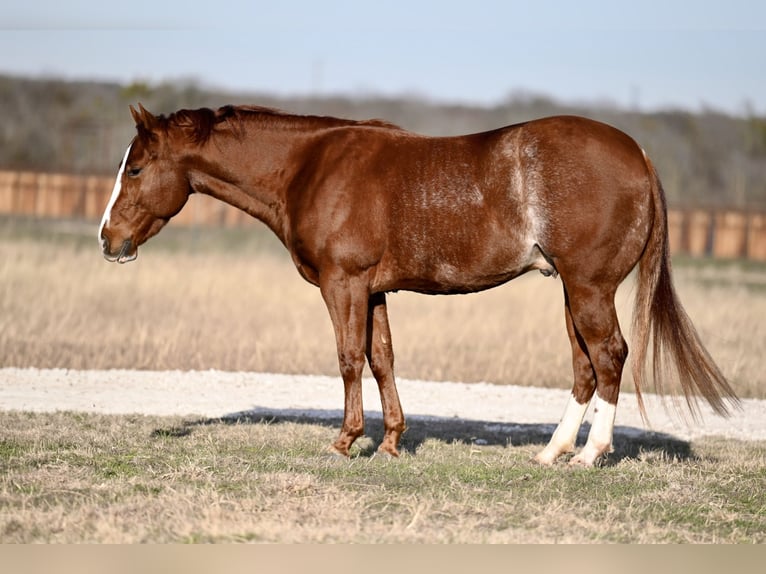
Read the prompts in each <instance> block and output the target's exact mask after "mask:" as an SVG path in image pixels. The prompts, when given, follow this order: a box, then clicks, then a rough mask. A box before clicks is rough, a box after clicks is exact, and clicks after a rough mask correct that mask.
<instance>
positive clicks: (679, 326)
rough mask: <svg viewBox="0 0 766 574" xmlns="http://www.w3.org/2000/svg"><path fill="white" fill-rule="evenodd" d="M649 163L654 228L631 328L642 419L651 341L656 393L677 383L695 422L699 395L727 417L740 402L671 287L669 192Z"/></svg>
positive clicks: (642, 262) (640, 275) (640, 270)
mask: <svg viewBox="0 0 766 574" xmlns="http://www.w3.org/2000/svg"><path fill="white" fill-rule="evenodd" d="M646 163H647V167H648V168H649V172H650V174H651V175H650V177H651V178H652V195H653V199H654V223H653V225H652V230H651V235H650V237H649V241H648V243H647V245H646V249H645V250H644V253H643V255H642V256H641V260H640V261H639V266H638V289H637V294H636V302H635V309H634V312H633V326H632V328H633V331H632V339H633V344H632V347H633V352H634V354H633V380H634V382H635V385H636V397H637V399H638V406H639V409H640V411H641V417H642V418H643V419H644V420H645V421H646V420H647V418H646V410H645V408H644V401H643V399H642V397H641V388H642V386H644V383H645V379H646V370H647V369H646V361H647V358H648V357H647V351H648V349H649V342H650V339H651V343H652V363H653V378H654V386H655V389H656V391H657V392H658V393H659V394H665V393H666V392H667V391H668V390H669V385H668V382H669V381H674V380H676V378H677V381H678V383H679V386H680V389H681V392H682V394H683V396H684V398H685V399H686V403H687V405H688V407H689V410H690V411H691V414H692V417H693V418H694V419H698V418H699V415H700V411H699V405H698V403H697V401H698V398H699V397H700V396H701V397H703V398H704V399H705V400H706V401H707V402H708V403H709V404H710V406H711V407H712V408H713V410H714V411H715V412H716V413H717V414H719V415H723V416H727V415H728V414H729V408H728V405H727V403H726V401H729V402H730V403H731V404H732V405H734V406H736V407H739V399H738V398H737V396H736V395H735V393H734V391H733V390H732V388H731V386H730V385H729V383H728V382H727V381H726V378H725V377H724V376H723V374H722V373H721V371H720V369H719V368H718V367H717V366H716V364H715V363H714V362H713V359H712V358H711V357H710V354H709V353H708V352H707V350H706V349H705V347H704V346H703V345H702V342H701V341H700V338H699V335H698V334H697V331H696V329H695V328H694V325H692V322H691V319H689V316H688V315H687V314H686V311H684V308H683V307H682V306H681V302H680V301H679V300H678V296H677V295H676V292H675V289H674V288H673V281H672V278H671V265H670V253H669V248H668V221H667V206H666V201H665V192H664V191H663V189H662V184H661V183H660V180H659V177H658V176H657V172H656V171H655V169H654V166H653V165H652V163H651V162H650V161H649V159H648V158H647V159H646Z"/></svg>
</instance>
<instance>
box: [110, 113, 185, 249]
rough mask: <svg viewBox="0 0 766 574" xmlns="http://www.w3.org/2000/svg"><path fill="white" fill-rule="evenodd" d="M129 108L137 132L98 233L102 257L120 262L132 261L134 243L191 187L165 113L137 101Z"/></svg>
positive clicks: (157, 227)
mask: <svg viewBox="0 0 766 574" xmlns="http://www.w3.org/2000/svg"><path fill="white" fill-rule="evenodd" d="M130 113H131V114H132V115H133V119H134V120H135V121H136V129H137V131H138V134H137V135H136V137H135V138H134V139H133V142H132V143H131V144H130V146H128V150H127V151H126V152H125V157H123V158H122V163H121V164H120V169H119V171H118V172H117V181H115V183H114V191H112V197H111V198H110V200H109V204H108V205H107V207H106V211H105V212H104V217H103V218H102V220H101V227H100V228H99V232H98V239H99V242H100V244H101V250H102V252H103V254H104V257H105V258H106V259H107V260H108V261H117V262H119V263H127V262H128V261H133V260H134V259H135V258H136V257H137V255H138V246H139V245H141V244H142V243H144V242H145V241H146V240H147V239H149V238H150V237H152V236H154V235H156V234H157V233H158V232H159V231H160V229H162V227H163V226H164V225H165V224H166V223H167V222H168V220H170V218H171V217H173V216H174V215H175V214H176V213H178V212H179V211H181V208H182V207H183V206H184V204H185V203H186V200H187V199H188V197H189V192H190V188H189V181H188V178H187V176H186V174H185V173H184V171H183V169H182V166H181V165H180V163H179V162H178V161H177V160H178V157H177V153H174V151H173V150H174V148H173V146H172V141H173V140H172V134H170V133H169V131H168V128H167V123H166V121H165V118H164V117H159V118H158V117H155V116H153V115H152V114H151V113H149V112H148V111H146V110H145V109H144V107H143V106H141V105H140V104H139V109H138V110H136V109H134V108H133V106H131V107H130Z"/></svg>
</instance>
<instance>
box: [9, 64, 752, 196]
mask: <svg viewBox="0 0 766 574" xmlns="http://www.w3.org/2000/svg"><path fill="white" fill-rule="evenodd" d="M138 102H141V103H142V104H143V105H144V106H145V107H147V108H148V109H149V110H151V111H152V112H154V113H170V112H173V111H175V110H177V109H180V108H198V107H213V108H215V107H218V106H222V105H225V104H257V105H264V106H272V107H277V108H281V109H284V110H287V111H291V112H295V113H301V114H315V115H331V116H340V117H349V118H356V119H368V118H381V119H385V120H388V121H391V122H393V123H396V124H398V125H400V126H402V127H404V128H406V129H409V130H412V131H416V132H420V133H424V134H429V135H456V134H461V133H470V132H477V131H483V130H489V129H493V128H496V127H500V126H503V125H507V124H512V123H517V122H521V121H526V120H529V119H533V118H537V117H542V116H546V115H553V114H577V115H584V116H588V117H591V118H593V119H597V120H601V121H605V122H607V123H610V124H612V125H614V126H616V127H618V128H620V129H622V130H624V131H626V132H627V133H629V134H630V135H631V136H633V137H634V138H635V139H636V140H637V141H638V142H639V143H640V144H641V145H642V146H643V147H644V149H646V151H647V153H648V154H649V155H650V157H651V158H652V161H653V162H654V164H655V165H656V167H657V169H658V171H659V172H660V176H661V178H662V180H663V183H664V186H665V190H666V192H667V195H668V200H669V202H670V203H671V204H672V205H674V206H678V207H684V206H708V207H718V206H721V207H729V208H731V207H736V208H742V209H764V208H766V117H762V116H757V115H755V114H747V115H745V116H742V117H740V116H737V117H734V116H730V115H726V114H723V113H720V112H716V111H714V110H707V111H703V112H699V113H692V112H688V111H683V110H666V111H658V112H651V113H649V112H640V111H633V110H625V109H619V108H616V107H614V106H610V105H607V104H599V103H593V104H566V103H562V102H558V101H556V100H554V99H552V98H549V97H546V96H540V95H535V94H528V93H516V94H512V95H510V96H509V97H508V98H507V99H506V100H505V101H503V102H500V103H498V104H496V105H494V106H484V107H479V106H471V105H464V104H454V103H453V104H450V103H440V102H435V101H429V100H427V99H424V98H417V97H404V96H403V97H398V98H392V97H377V96H364V97H341V96H313V97H309V96H302V97H278V96H274V95H269V94H258V93H235V92H225V91H222V90H215V89H211V88H205V87H202V86H201V85H200V84H199V83H197V82H193V81H188V82H176V83H159V84H149V83H145V82H133V83H131V84H117V83H106V82H83V81H64V80H59V79H45V78H42V79H40V78H35V79H32V78H22V77H14V76H2V75H0V110H2V116H3V118H2V122H0V169H6V170H32V171H49V172H65V173H79V174H111V173H115V172H116V169H117V165H118V163H119V161H120V159H121V157H122V154H123V153H124V150H125V147H126V146H127V143H128V142H129V141H130V139H131V138H132V137H133V135H134V133H135V129H134V126H133V122H132V120H131V117H130V114H129V113H128V105H129V104H134V105H135V104H137V103H138Z"/></svg>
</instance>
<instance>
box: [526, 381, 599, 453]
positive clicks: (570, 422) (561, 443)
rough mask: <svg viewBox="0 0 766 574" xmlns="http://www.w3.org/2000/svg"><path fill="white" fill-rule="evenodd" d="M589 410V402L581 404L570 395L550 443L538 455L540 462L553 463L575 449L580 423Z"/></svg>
mask: <svg viewBox="0 0 766 574" xmlns="http://www.w3.org/2000/svg"><path fill="white" fill-rule="evenodd" d="M587 410H588V403H585V404H580V403H578V402H577V399H575V398H574V395H569V401H567V406H566V408H565V409H564V415H563V416H562V417H561V422H559V425H558V426H557V427H556V430H555V432H554V433H553V436H552V437H551V440H550V442H548V445H547V446H546V447H545V448H544V449H543V450H542V452H540V454H538V455H537V457H536V459H537V460H538V461H539V462H541V463H542V464H553V463H554V462H555V460H556V459H557V458H558V457H559V456H561V455H562V454H564V453H567V452H571V451H572V450H574V446H575V441H576V440H577V433H578V432H579V431H580V425H582V419H583V417H584V416H585V411H587Z"/></svg>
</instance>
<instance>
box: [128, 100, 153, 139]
mask: <svg viewBox="0 0 766 574" xmlns="http://www.w3.org/2000/svg"><path fill="white" fill-rule="evenodd" d="M130 115H132V116H133V120H134V121H135V122H136V130H138V137H139V138H140V139H142V140H144V142H145V143H149V142H154V141H156V140H157V129H158V128H159V124H160V122H159V120H158V119H157V117H156V116H154V115H153V114H152V113H151V112H150V111H149V110H147V109H146V108H145V107H144V106H142V105H141V104H140V103H139V104H138V109H137V110H136V108H134V107H133V106H130Z"/></svg>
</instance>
